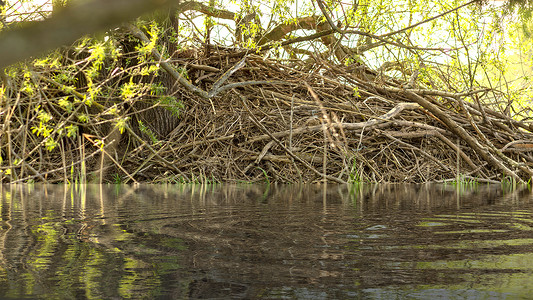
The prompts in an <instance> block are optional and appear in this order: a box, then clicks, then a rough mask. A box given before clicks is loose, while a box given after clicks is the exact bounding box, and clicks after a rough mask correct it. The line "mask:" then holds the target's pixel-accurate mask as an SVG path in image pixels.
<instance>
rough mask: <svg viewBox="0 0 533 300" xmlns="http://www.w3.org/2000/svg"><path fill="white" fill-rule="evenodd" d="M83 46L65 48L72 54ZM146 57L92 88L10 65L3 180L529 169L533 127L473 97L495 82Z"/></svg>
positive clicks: (377, 178) (385, 177)
mask: <svg viewBox="0 0 533 300" xmlns="http://www.w3.org/2000/svg"><path fill="white" fill-rule="evenodd" d="M129 31H130V33H129V34H130V39H131V36H134V37H136V38H137V39H138V40H139V41H142V42H144V43H149V39H148V38H147V37H146V36H145V35H144V34H143V32H141V31H139V30H138V29H136V28H135V27H130V28H129ZM126 40H127V39H126ZM124 48H127V47H126V46H125V47H124ZM69 51H70V52H69ZM132 51H133V50H132ZM71 52H72V51H71V50H67V51H65V52H64V53H71ZM88 55H89V54H87V53H86V54H85V55H83V54H79V53H78V54H77V56H72V55H70V56H69V55H66V54H65V55H64V57H66V58H67V59H68V64H69V65H70V66H71V67H72V66H77V67H79V66H82V65H84V62H85V61H86V60H87V56H88ZM151 56H152V58H153V60H154V62H156V63H157V65H158V66H160V68H161V70H160V72H159V73H158V74H157V75H154V76H153V77H151V78H149V79H147V77H146V76H144V77H143V76H126V75H124V74H125V72H122V71H120V70H124V69H128V68H130V69H131V68H134V67H136V65H135V64H136V63H138V62H137V61H135V60H132V59H131V57H128V56H127V55H124V56H123V57H122V58H120V59H119V60H118V61H119V62H118V63H119V64H121V67H120V68H118V67H116V68H109V67H106V68H104V69H105V71H103V72H102V74H101V75H100V76H99V77H98V78H97V80H96V79H95V80H94V82H90V83H91V85H92V86H98V87H99V88H101V89H103V90H104V91H105V92H102V93H99V94H98V95H97V96H94V95H93V94H91V91H90V88H88V82H87V80H84V79H83V78H81V79H80V80H79V81H77V83H76V86H75V87H72V86H67V85H66V84H64V83H61V82H58V79H57V72H56V71H55V70H54V68H53V67H52V66H51V65H45V66H43V65H41V66H36V65H34V66H31V67H29V66H26V67H24V68H26V69H23V70H24V71H19V73H18V74H19V75H18V76H17V77H14V78H12V80H11V81H10V82H9V88H8V89H7V91H8V92H6V93H5V94H4V97H3V98H2V102H3V103H2V105H1V107H2V108H1V112H0V119H1V124H2V129H1V139H0V143H1V144H0V150H1V156H2V164H1V165H0V171H1V173H0V177H1V179H2V181H3V182H28V181H42V182H74V181H75V182H78V181H79V182H122V183H131V182H154V183H155V182H201V183H208V182H265V181H267V182H320V181H329V182H337V183H345V182H412V183H420V182H434V181H447V180H456V179H457V178H462V179H466V180H470V179H472V180H477V181H480V182H483V181H487V182H501V181H502V180H504V179H506V178H508V179H511V180H513V181H516V182H527V181H528V180H529V178H531V176H532V175H533V170H532V169H531V167H530V166H531V165H532V164H533V155H532V152H531V151H532V150H533V133H532V129H533V126H532V125H530V124H528V123H526V122H523V121H519V120H515V119H513V118H511V117H510V116H509V115H508V114H505V113H504V112H500V111H497V110H495V109H491V108H490V107H488V106H486V105H484V104H483V103H484V100H485V98H486V97H489V96H490V95H492V96H493V95H495V94H496V91H492V90H490V89H487V88H479V89H477V90H471V91H465V92H452V91H445V90H432V89H428V88H426V87H421V85H419V83H418V72H414V73H413V74H412V75H411V77H410V78H409V79H408V80H405V81H401V80H398V79H394V78H391V77H388V76H386V75H384V74H383V72H379V71H375V70H371V69H369V68H368V67H366V66H364V65H359V64H357V63H354V64H353V65H349V66H346V65H333V64H332V63H331V62H329V61H327V60H324V59H320V58H319V57H315V58H314V60H313V61H312V62H310V61H303V60H298V59H296V60H284V61H280V60H270V59H268V58H267V57H266V56H263V55H262V54H261V52H249V51H247V50H243V49H235V48H231V49H230V48H223V47H214V46H212V47H209V46H206V47H201V48H191V49H187V50H183V51H177V52H176V53H175V55H174V56H173V57H172V59H163V58H162V57H163V55H162V54H161V53H159V52H158V50H157V49H156V48H153V49H151ZM132 64H133V65H132ZM120 74H122V75H120ZM121 76H122V77H121ZM28 78H30V79H29V80H28ZM28 82H29V83H31V88H30V87H28ZM128 82H150V83H153V82H162V83H164V85H165V86H166V87H167V89H166V91H167V94H168V95H166V96H171V97H173V99H176V101H175V102H172V103H169V102H168V101H167V102H163V101H160V99H162V98H164V97H163V96H161V95H154V94H153V93H150V92H149V91H148V92H145V93H142V94H138V95H137V96H136V97H133V98H131V99H129V100H128V101H123V100H121V99H118V98H117V97H116V91H118V90H120V89H121V88H123V87H124V84H126V83H128ZM89 95H93V96H94V99H91V101H88V99H89V98H90V97H89ZM166 96H165V97H166ZM165 99H167V98H165ZM60 101H63V102H60ZM65 101H66V102H67V103H66V104H65ZM59 103H62V104H61V105H59ZM69 105H70V106H69ZM176 109H178V110H179V115H178V114H177V113H175V111H176ZM43 124H44V125H46V124H53V125H54V127H53V129H50V128H49V129H46V128H45V129H43V128H44V127H43V126H44V125H43ZM69 128H70V129H72V130H71V131H69Z"/></svg>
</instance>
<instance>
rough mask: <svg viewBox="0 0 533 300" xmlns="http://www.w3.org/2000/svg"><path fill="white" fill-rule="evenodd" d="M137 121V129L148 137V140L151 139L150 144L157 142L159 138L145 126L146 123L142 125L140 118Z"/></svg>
mask: <svg viewBox="0 0 533 300" xmlns="http://www.w3.org/2000/svg"><path fill="white" fill-rule="evenodd" d="M138 123H139V130H140V131H141V132H142V133H144V134H146V135H147V136H148V137H149V138H150V140H151V141H152V144H157V143H158V142H159V140H158V139H157V137H156V136H155V134H154V132H153V131H152V130H150V128H148V127H146V125H144V123H143V122H142V121H141V120H139V121H138Z"/></svg>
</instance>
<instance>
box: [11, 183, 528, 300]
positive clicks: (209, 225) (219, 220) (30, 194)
mask: <svg viewBox="0 0 533 300" xmlns="http://www.w3.org/2000/svg"><path fill="white" fill-rule="evenodd" d="M0 196H1V201H0V298H45V299H75V298H77V299H123V298H134V299H143V298H144V299H151V298H164V299H184V298H208V299H228V298H247V299H250V298H265V299H272V298H277V299H347V298H351V299H353V298H359V299H365V298H373V299H406V298H407V299H450V298H451V299H454V298H455V299H465V298H467V299H517V298H529V297H531V296H530V295H532V294H533V285H532V284H531V283H533V274H532V272H533V264H532V263H531V262H532V261H533V215H532V213H533V203H532V194H531V193H530V192H529V191H528V190H520V189H518V190H515V191H513V192H511V191H507V192H506V191H505V190H502V188H501V187H500V186H484V185H481V186H477V187H475V188H474V189H460V190H458V189H456V188H455V187H454V186H450V185H448V186H443V185H423V186H411V185H392V186H391V185H389V186H387V185H380V186H363V187H355V186H353V187H349V186H336V185H328V186H327V188H324V187H323V186H319V185H307V186H295V185H287V186H270V187H268V186H257V185H242V186H230V185H219V186H165V185H161V186H143V185H141V186H118V187H115V186H98V185H94V186H91V185H89V186H81V187H79V188H78V189H75V188H70V187H68V186H39V185H36V186H25V185H13V186H0Z"/></svg>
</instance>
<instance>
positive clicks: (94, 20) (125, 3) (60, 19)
mask: <svg viewBox="0 0 533 300" xmlns="http://www.w3.org/2000/svg"><path fill="white" fill-rule="evenodd" d="M191 2H192V1H188V2H183V3H180V4H177V3H179V1H178V0H89V1H81V2H80V3H79V4H78V5H70V6H67V7H65V8H64V9H62V10H61V11H60V12H59V13H57V14H56V15H54V16H52V17H51V18H50V19H46V20H44V21H40V22H32V23H30V24H28V25H26V26H21V27H19V28H16V29H12V30H7V31H5V32H2V33H1V34H0V45H2V47H0V69H2V68H5V67H7V66H9V65H11V64H13V63H16V62H18V61H21V60H24V59H27V58H30V57H32V56H36V55H40V54H42V53H43V52H46V51H49V50H51V49H54V48H57V47H59V46H62V45H69V44H72V43H73V42H74V41H76V40H77V39H79V38H80V37H82V36H83V35H86V34H89V33H96V32H101V31H104V30H107V29H110V28H114V27H116V26H119V25H120V24H122V23H124V22H126V21H129V20H132V19H134V18H136V17H138V16H140V15H142V14H145V13H148V12H151V11H153V10H156V9H159V8H165V7H170V6H171V5H172V4H176V5H177V9H178V11H181V10H182V9H183V8H187V7H190V6H191V5H193V4H191ZM192 3H194V2H192Z"/></svg>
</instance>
